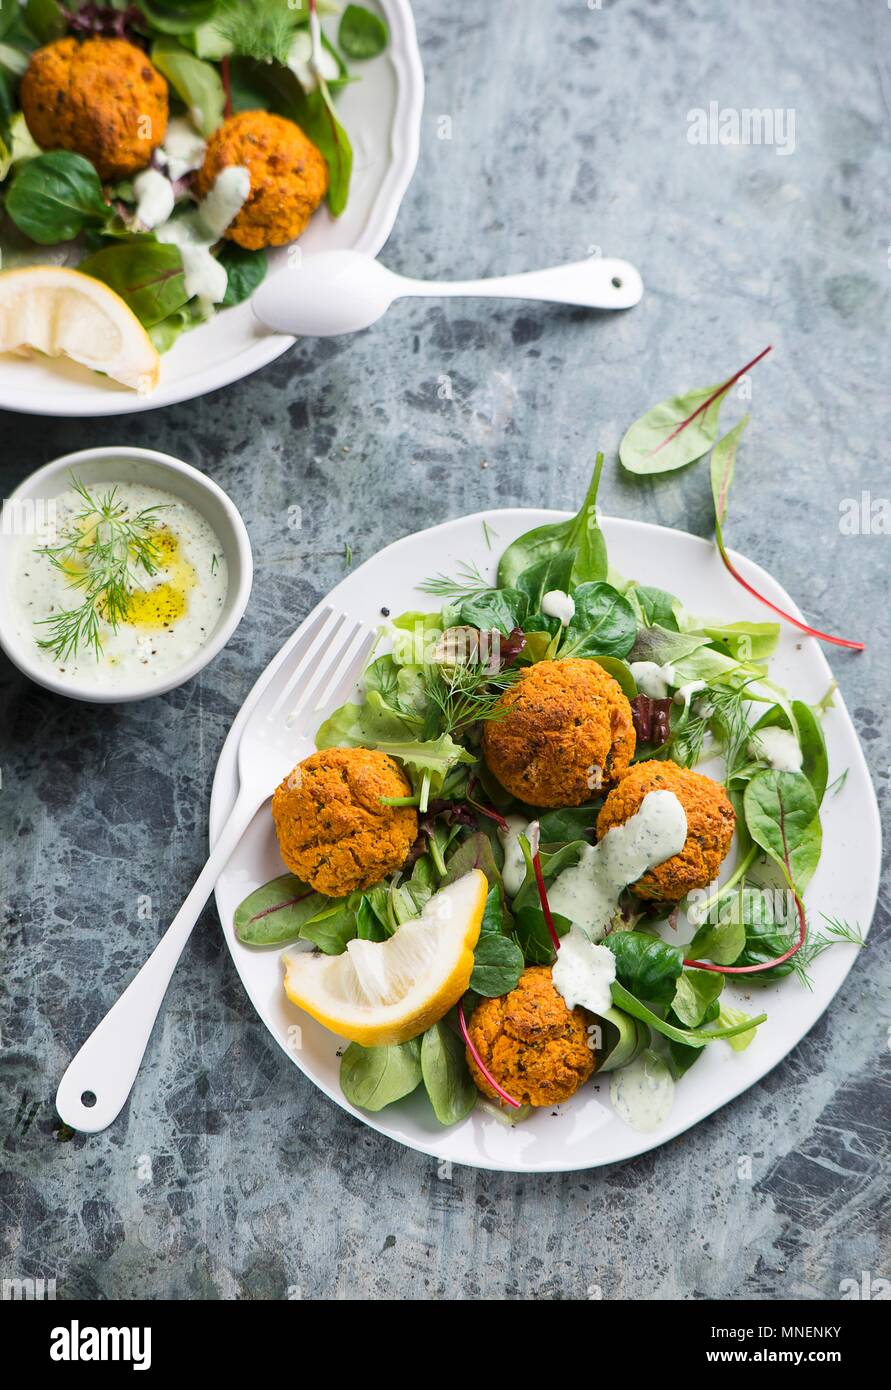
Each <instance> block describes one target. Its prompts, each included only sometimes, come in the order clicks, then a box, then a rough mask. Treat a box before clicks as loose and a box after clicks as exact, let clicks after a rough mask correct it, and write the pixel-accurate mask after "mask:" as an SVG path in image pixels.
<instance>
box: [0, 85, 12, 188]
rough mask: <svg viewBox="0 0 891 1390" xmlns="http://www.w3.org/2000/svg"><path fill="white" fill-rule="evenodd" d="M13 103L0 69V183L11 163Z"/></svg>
mask: <svg viewBox="0 0 891 1390" xmlns="http://www.w3.org/2000/svg"><path fill="white" fill-rule="evenodd" d="M14 115H15V103H14V102H13V99H12V92H11V91H10V87H9V81H8V79H7V77H6V74H5V72H4V71H3V69H2V68H0V183H2V182H3V180H4V179H5V178H6V175H7V174H8V172H9V166H10V164H11V163H12V118H13V116H14Z"/></svg>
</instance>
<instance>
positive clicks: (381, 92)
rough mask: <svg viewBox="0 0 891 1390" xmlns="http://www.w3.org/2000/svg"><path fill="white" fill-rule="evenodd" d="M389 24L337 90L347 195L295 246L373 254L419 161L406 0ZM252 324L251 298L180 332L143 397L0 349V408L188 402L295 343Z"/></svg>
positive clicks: (392, 0) (106, 409)
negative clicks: (349, 155) (377, 45)
mask: <svg viewBox="0 0 891 1390" xmlns="http://www.w3.org/2000/svg"><path fill="white" fill-rule="evenodd" d="M377 5H378V8H379V9H380V11H381V13H382V14H383V16H384V18H385V19H386V21H387V23H388V25H389V29H390V43H389V46H388V48H387V51H386V52H385V53H384V54H382V55H381V57H380V58H376V59H374V60H373V61H371V62H370V63H356V65H355V68H354V76H356V77H358V78H359V79H360V80H359V81H356V82H352V83H350V84H349V85H348V86H347V87H345V88H344V90H343V91H342V93H341V94H340V95H339V96H338V99H337V101H338V112H339V115H340V118H341V120H342V121H343V124H344V126H345V128H346V129H347V131H348V132H349V133H350V135H351V139H352V142H353V153H354V164H353V178H352V185H351V189H350V198H349V203H348V205H347V207H346V209H345V210H344V212H343V214H342V215H341V216H340V217H338V218H334V217H332V216H331V214H330V213H329V212H328V210H327V208H324V207H323V208H320V209H319V211H318V212H317V213H316V214H315V216H314V217H313V219H312V222H311V223H310V225H309V227H308V228H307V230H306V231H305V232H304V234H303V236H302V237H301V238H300V241H299V243H298V245H299V246H300V247H301V249H302V250H303V251H304V252H305V253H306V254H307V255H311V254H313V253H314V252H317V251H339V250H348V251H349V250H352V251H364V252H366V253H367V254H368V255H370V256H376V255H377V254H378V252H379V251H380V249H381V247H382V246H383V245H384V243H385V241H386V240H387V237H388V236H389V235H390V232H391V231H392V229H393V223H394V222H395V221H396V215H397V213H398V211H399V207H400V204H401V203H402V199H403V198H404V197H405V192H406V189H407V188H408V185H409V183H410V182H411V177H412V174H413V173H414V170H415V165H416V163H417V160H418V148H419V145H420V132H421V112H422V109H423V104H424V70H423V67H422V65H421V55H420V52H419V50H418V41H417V35H416V33H415V22H414V16H413V15H412V11H411V5H410V3H409V0H377ZM287 255H288V248H287V247H282V248H280V249H279V250H277V251H274V252H272V253H270V257H269V273H270V275H271V274H273V273H274V272H275V270H277V269H279V268H281V266H283V265H284V264H285V263H286V261H287ZM294 341H295V340H294V339H293V338H291V337H288V336H287V335H285V334H281V333H270V332H268V331H267V330H266V329H264V328H262V327H261V326H260V324H259V323H258V322H257V320H256V318H255V317H254V314H253V312H252V310H251V305H250V301H246V302H245V303H243V304H239V305H237V306H236V307H235V308H233V309H225V310H223V311H222V312H221V313H218V314H216V315H215V316H214V318H213V319H212V320H211V321H210V322H209V323H207V324H203V325H202V326H201V327H199V328H195V329H192V330H191V331H190V332H188V333H184V334H183V335H182V337H181V338H180V339H179V341H178V342H177V343H176V344H175V345H174V347H173V348H172V349H171V351H170V352H168V353H165V355H164V356H163V357H162V359H161V381H160V385H159V386H158V388H157V389H156V390H155V391H154V392H153V393H152V395H150V396H139V395H137V394H136V393H135V392H134V391H129V390H127V389H126V388H125V387H122V386H117V385H115V383H114V382H112V381H108V380H103V379H101V378H98V377H97V378H94V379H91V377H90V374H89V373H87V372H86V371H85V369H84V368H81V367H78V366H76V365H75V364H74V363H68V362H65V361H62V360H57V361H53V362H50V361H45V362H41V361H39V360H38V359H34V360H26V359H23V358H17V357H12V356H0V409H4V410H16V411H22V412H24V413H26V414H30V415H56V416H59V415H61V416H82V415H130V414H133V413H135V412H137V411H143V410H155V409H157V408H159V407H160V406H165V405H174V404H176V402H178V401H189V400H194V399H195V397H196V396H203V395H205V394H206V393H207V392H208V391H216V390H218V389H219V387H221V386H228V385H230V384H231V383H232V382H233V381H241V379H242V378H243V377H246V376H249V375H250V374H251V372H256V371H258V370H259V369H260V368H261V367H265V366H267V365H268V363H270V362H273V361H274V360H275V358H277V357H280V356H281V354H282V353H283V352H286V351H287V349H288V348H289V347H291V346H292V345H293V343H294Z"/></svg>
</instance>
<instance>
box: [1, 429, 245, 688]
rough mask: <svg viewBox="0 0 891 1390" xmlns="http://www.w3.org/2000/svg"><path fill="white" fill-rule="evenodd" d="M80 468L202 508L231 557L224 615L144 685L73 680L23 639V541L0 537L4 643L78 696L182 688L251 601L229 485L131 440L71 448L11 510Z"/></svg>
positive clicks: (89, 480)
mask: <svg viewBox="0 0 891 1390" xmlns="http://www.w3.org/2000/svg"><path fill="white" fill-rule="evenodd" d="M72 471H74V472H76V474H77V476H78V477H79V478H80V479H81V480H82V482H84V483H85V484H86V485H87V486H88V487H89V486H90V485H91V484H101V483H105V484H108V483H112V482H122V483H130V482H132V483H143V484H146V485H147V486H149V487H157V488H162V489H163V490H164V491H165V492H171V493H173V495H174V496H175V497H180V498H182V500H183V501H184V502H187V503H189V504H190V505H191V506H192V507H194V508H195V510H196V511H197V512H200V514H201V515H202V516H203V517H204V518H205V520H206V521H207V522H208V524H209V525H210V526H211V527H212V528H213V530H214V532H215V533H216V535H217V537H218V539H219V541H220V544H221V546H222V547H223V551H224V553H225V556H226V563H227V565H228V573H229V589H228V592H227V594H226V601H225V604H224V605H223V609H222V612H221V613H220V616H219V621H218V622H217V625H216V627H215V628H214V630H213V632H212V634H211V636H210V638H209V640H208V641H207V642H205V644H204V646H203V647H201V648H200V649H199V650H198V651H197V652H196V653H195V655H194V656H193V657H191V659H190V660H188V661H184V662H183V664H182V665H181V666H178V667H176V668H175V669H174V670H173V671H167V672H165V673H164V674H163V675H159V676H157V677H155V678H153V679H147V680H146V681H145V682H144V683H143V684H142V685H134V686H133V687H132V688H131V687H128V688H127V689H126V690H123V691H122V690H115V689H109V688H108V687H107V686H103V685H102V684H100V683H98V682H97V683H96V685H94V686H90V685H86V684H83V683H80V682H79V683H78V684H76V685H75V684H73V683H70V682H66V680H65V679H64V677H61V676H59V675H57V674H55V673H54V672H53V670H52V669H51V668H50V667H48V666H46V665H44V664H43V663H42V662H40V661H39V660H38V659H37V657H36V655H35V653H33V652H32V651H31V650H30V649H29V646H28V644H27V642H23V641H22V639H21V637H20V636H19V635H18V633H17V632H16V631H15V624H14V621H13V617H14V615H13V603H14V599H13V593H14V585H13V579H14V575H13V573H12V570H13V566H14V563H15V560H16V557H17V555H18V553H19V547H18V546H17V545H11V544H9V543H4V544H2V545H0V647H2V649H3V651H4V652H5V653H6V655H7V656H8V657H9V659H10V661H12V662H13V663H14V664H15V665H16V666H17V667H18V668H19V670H20V671H22V672H24V674H25V675H26V676H28V678H29V679H30V680H32V681H36V682H37V684H38V685H43V686H45V687H46V688H47V690H52V691H55V693H56V694H57V695H67V696H68V697H69V698H70V699H73V700H87V701H90V702H91V703H93V704H107V705H116V704H124V703H128V702H130V701H132V700H145V699H147V698H148V697H149V696H151V695H163V694H165V693H166V692H167V691H168V690H175V689H176V687H177V686H178V685H183V684H184V683H185V682H186V681H189V680H191V679H192V677H193V676H195V675H197V673H198V672H199V671H200V670H202V668H203V667H205V666H206V665H207V663H208V662H209V661H212V660H213V658H214V657H215V656H216V655H217V653H218V652H220V651H222V649H223V647H225V645H226V643H227V642H228V641H229V638H230V637H231V636H232V634H233V632H234V631H235V629H236V628H237V627H238V624H239V623H240V622H241V619H242V616H243V614H244V610H245V608H246V607H247V601H248V599H249V598H250V593H251V582H252V579H253V573H254V563H253V557H252V555H251V543H250V538H249V537H248V533H247V528H246V527H245V524H244V522H243V521H242V519H241V515H240V513H239V511H238V509H237V507H236V506H235V504H234V503H233V502H232V501H231V500H230V498H228V497H227V496H226V494H225V492H223V490H222V488H220V487H218V486H217V484H216V483H214V482H212V481H211V479H210V478H207V477H205V475H204V474H203V473H199V472H198V469H197V468H192V466H191V465H190V464H188V463H183V462H182V461H181V460H180V459H175V458H172V457H171V455H170V454H159V453H156V452H155V450H154V449H130V448H107V449H81V450H80V451H79V452H78V453H75V454H66V455H65V457H64V458H60V459H55V460H54V461H53V462H52V463H48V464H46V465H45V466H44V467H43V468H38V469H37V472H36V473H32V474H31V476H30V477H29V478H26V479H25V481H24V482H23V483H22V484H21V485H20V486H19V487H17V488H16V490H15V492H14V493H13V494H12V496H11V497H10V498H9V499H8V504H9V505H8V507H7V515H11V516H15V514H16V504H21V503H22V502H25V501H27V500H30V501H33V502H37V501H38V499H44V500H49V499H50V498H53V497H58V496H59V495H60V494H61V493H63V492H65V491H66V490H67V488H68V487H70V480H69V474H70V473H71V472H72ZM6 541H7V538H6V537H4V542H6Z"/></svg>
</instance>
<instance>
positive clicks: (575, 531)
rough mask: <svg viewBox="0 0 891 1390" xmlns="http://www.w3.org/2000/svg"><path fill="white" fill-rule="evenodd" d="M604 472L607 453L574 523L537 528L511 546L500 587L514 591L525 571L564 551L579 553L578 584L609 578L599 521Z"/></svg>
mask: <svg viewBox="0 0 891 1390" xmlns="http://www.w3.org/2000/svg"><path fill="white" fill-rule="evenodd" d="M602 471H603V454H598V455H597V462H596V463H595V465H594V473H593V475H592V477H591V482H590V483H589V485H588V491H587V493H586V495H585V500H584V502H583V503H582V505H581V507H580V509H579V511H578V512H577V513H576V515H575V516H574V517H573V518H572V519H571V520H570V521H556V522H549V523H548V524H547V525H545V526H536V527H535V528H534V529H533V530H532V531H527V532H526V534H525V535H523V536H520V537H519V538H518V539H517V540H515V541H514V542H513V543H512V544H511V545H509V546H508V547H507V549H506V550H505V552H504V554H503V555H502V557H501V560H500V562H499V565H498V584H499V587H501V588H503V589H506V588H511V587H512V586H513V585H515V584H516V581H517V579H518V578H519V576H520V575H521V574H522V573H523V571H524V570H528V569H529V567H530V566H531V565H534V564H537V563H538V562H539V561H541V560H544V559H547V557H548V556H549V555H557V554H559V553H560V552H561V551H564V550H574V551H575V561H574V563H573V569H572V582H573V583H574V584H584V583H589V582H593V581H595V580H601V579H606V576H607V570H608V565H607V558H606V542H605V541H604V539H603V533H602V531H601V529H600V525H599V522H598V520H597V491H598V488H599V487H600V475H601V472H602Z"/></svg>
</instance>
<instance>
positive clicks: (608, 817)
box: [597, 761, 736, 903]
mask: <svg viewBox="0 0 891 1390" xmlns="http://www.w3.org/2000/svg"><path fill="white" fill-rule="evenodd" d="M659 791H666V792H674V794H675V796H676V797H677V799H678V801H679V802H680V803H681V805H682V806H683V808H684V811H685V812H686V816H687V839H686V841H685V843H684V848H683V849H682V850H681V852H680V854H673V855H672V857H671V858H670V859H666V861H665V863H664V864H657V866H656V868H655V869H650V870H649V871H648V872H647V873H645V874H644V876H643V878H639V879H638V881H637V883H633V884H632V885H631V889H632V892H634V893H636V894H637V896H638V897H639V898H649V899H651V900H652V901H654V902H666V903H676V902H680V900H681V898H683V897H684V896H685V895H686V894H687V893H689V892H691V891H692V890H693V889H694V888H706V887H707V886H708V884H710V883H711V882H712V880H713V879H714V877H715V875H716V874H717V872H718V870H719V868H720V867H721V863H722V861H723V859H724V858H725V856H726V854H727V851H728V850H729V848H730V841H731V839H732V838H733V827H734V824H735V822H736V814H735V812H734V810H733V807H732V806H731V804H730V801H729V800H728V798H727V794H726V792H725V791H724V788H723V787H722V786H721V785H720V784H719V783H718V782H714V781H713V780H712V778H711V777H704V776H703V774H702V773H701V772H692V771H691V770H690V768H688V767H678V765H677V763H672V762H667V761H666V762H655V761H653V762H642V763H635V765H634V767H632V768H630V769H629V771H628V772H627V773H626V774H625V776H624V777H623V778H622V780H621V782H620V783H619V785H618V786H617V787H614V788H613V790H612V791H611V792H610V794H609V796H608V797H607V798H606V801H605V802H604V803H603V806H602V807H601V810H600V814H599V815H598V817H597V838H598V840H602V839H603V837H604V835H605V834H606V832H607V831H608V830H611V829H612V828H613V826H614V825H622V824H624V822H625V821H626V820H627V819H628V817H629V816H633V815H634V813H635V812H636V811H639V810H640V805H641V802H642V801H643V799H644V797H645V796H646V795H647V793H648V792H659Z"/></svg>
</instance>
